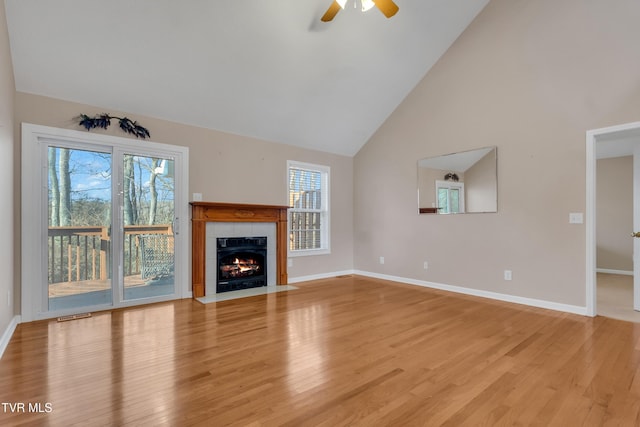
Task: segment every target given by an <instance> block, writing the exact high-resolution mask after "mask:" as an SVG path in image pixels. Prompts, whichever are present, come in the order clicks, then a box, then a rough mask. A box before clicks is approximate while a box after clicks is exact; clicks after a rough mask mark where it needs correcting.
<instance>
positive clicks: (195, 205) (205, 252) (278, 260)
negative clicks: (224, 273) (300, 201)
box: [191, 202, 288, 298]
mask: <svg viewBox="0 0 640 427" xmlns="http://www.w3.org/2000/svg"><path fill="white" fill-rule="evenodd" d="M287 209H288V206H272V205H249V204H234V203H212V202H192V203H191V212H192V215H191V220H192V238H191V241H192V289H193V297H194V298H200V297H203V296H205V295H211V294H215V292H216V280H217V277H216V239H217V238H218V237H256V236H267V284H268V286H275V285H286V284H287Z"/></svg>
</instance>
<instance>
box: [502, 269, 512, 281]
mask: <svg viewBox="0 0 640 427" xmlns="http://www.w3.org/2000/svg"><path fill="white" fill-rule="evenodd" d="M504 280H511V270H505V271H504Z"/></svg>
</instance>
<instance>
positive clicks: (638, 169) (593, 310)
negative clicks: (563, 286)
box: [585, 122, 640, 316]
mask: <svg viewBox="0 0 640 427" xmlns="http://www.w3.org/2000/svg"><path fill="white" fill-rule="evenodd" d="M586 143H587V150H586V155H587V156H586V157H587V165H586V172H587V173H586V181H587V182H586V184H587V185H586V187H587V194H586V199H587V206H586V211H587V215H586V229H585V231H586V278H587V280H586V282H587V283H586V308H587V314H588V315H590V316H595V315H596V314H598V310H597V300H598V298H597V283H598V280H597V274H596V268H597V263H596V248H597V246H596V245H597V238H596V164H597V159H598V157H599V156H600V157H601V156H602V155H603V154H602V153H605V152H606V153H608V154H607V155H608V156H609V157H615V156H633V157H634V161H633V181H634V182H640V122H635V123H629V124H624V125H619V126H612V127H608V128H602V129H595V130H591V131H588V132H587V138H586ZM633 187H634V189H633V199H634V203H633V211H634V215H633V217H634V218H633V230H629V232H628V233H629V234H628V236H629V239H631V238H632V237H631V232H632V231H637V230H640V185H634V186H633ZM633 245H634V250H633V282H634V283H633V304H632V308H634V309H636V310H640V258H639V257H640V239H634V240H633Z"/></svg>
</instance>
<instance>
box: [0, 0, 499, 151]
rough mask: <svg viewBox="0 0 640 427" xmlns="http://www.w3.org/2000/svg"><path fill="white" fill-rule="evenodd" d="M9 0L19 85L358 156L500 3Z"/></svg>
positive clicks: (108, 106) (453, 0)
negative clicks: (387, 6)
mask: <svg viewBox="0 0 640 427" xmlns="http://www.w3.org/2000/svg"><path fill="white" fill-rule="evenodd" d="M5 1H6V12H7V24H8V27H9V38H10V43H11V55H12V60H13V66H14V74H15V81H16V89H17V90H18V91H21V92H27V93H33V94H38V95H44V96H49V97H54V98H59V99H64V100H69V101H75V102H80V103H85V104H89V105H94V106H98V107H100V108H104V109H105V112H110V110H119V111H126V112H128V113H131V114H140V115H146V116H151V117H156V118H161V119H166V120H171V121H175V122H180V123H184V124H190V125H195V126H199V127H204V128H210V129H216V130H220V131H225V132H230V133H234V134H238V135H244V136H251V137H255V138H259V139H263V140H267V141H274V142H279V143H284V144H290V145H296V146H301V147H305V148H310V149H317V150H322V151H328V152H332V153H337V154H342V155H347V156H352V155H354V154H356V153H357V152H358V150H359V149H360V148H361V147H362V146H363V145H364V144H365V143H366V142H367V140H368V139H369V138H370V137H371V135H372V134H373V133H374V132H375V131H376V130H377V129H378V128H379V127H380V125H381V124H382V123H383V122H384V120H385V119H386V118H387V117H388V116H389V115H390V114H391V113H392V112H393V110H394V109H395V108H396V107H397V106H398V104H399V103H400V102H401V101H402V100H403V99H404V98H405V97H406V95H407V94H408V93H409V92H410V91H411V90H412V89H413V88H414V87H415V85H416V84H417V83H418V82H419V81H420V79H422V77H423V76H424V75H425V74H426V73H427V71H428V70H429V69H430V68H431V67H432V66H433V64H434V63H435V62H436V61H437V60H438V59H439V58H440V56H441V55H442V54H443V53H444V52H445V51H446V50H447V49H448V48H449V46H450V45H451V44H452V43H453V42H454V41H455V39H456V38H457V37H458V36H459V35H460V34H461V33H462V31H464V29H465V28H466V27H467V26H468V25H469V24H470V22H471V21H472V20H473V19H474V17H475V16H476V15H477V14H478V13H479V12H480V11H481V10H482V8H483V7H484V6H485V5H486V4H487V3H488V0H395V1H396V3H397V4H398V6H399V7H400V11H399V12H398V13H397V15H395V16H394V17H392V18H391V19H387V18H385V17H384V15H382V13H380V12H379V11H378V10H376V9H375V8H374V9H372V10H370V11H368V12H366V13H362V12H360V11H359V10H358V9H355V8H354V7H353V6H354V5H353V0H350V1H349V2H347V7H346V8H345V10H342V11H341V12H340V13H338V15H337V16H336V18H335V19H334V20H333V21H332V22H330V23H323V22H320V17H321V16H322V14H323V13H324V12H325V10H326V9H327V8H328V7H329V5H330V4H331V0H262V1H258V0H183V1H171V0H136V1H131V0H110V1H108V2H104V1H98V0H52V1H39V0H5ZM134 118H135V117H134Z"/></svg>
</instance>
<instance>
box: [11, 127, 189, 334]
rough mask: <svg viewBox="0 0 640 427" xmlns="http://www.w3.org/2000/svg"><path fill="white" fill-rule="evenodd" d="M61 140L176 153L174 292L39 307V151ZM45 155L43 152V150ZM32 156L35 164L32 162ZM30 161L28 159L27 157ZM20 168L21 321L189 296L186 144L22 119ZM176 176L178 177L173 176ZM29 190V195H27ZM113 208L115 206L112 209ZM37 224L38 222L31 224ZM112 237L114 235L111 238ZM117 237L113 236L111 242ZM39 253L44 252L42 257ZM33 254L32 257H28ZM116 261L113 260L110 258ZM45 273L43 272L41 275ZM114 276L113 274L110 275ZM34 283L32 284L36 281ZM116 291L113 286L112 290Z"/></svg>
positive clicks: (41, 171)
mask: <svg viewBox="0 0 640 427" xmlns="http://www.w3.org/2000/svg"><path fill="white" fill-rule="evenodd" d="M45 141H46V142H55V141H60V142H61V143H62V142H67V143H71V144H74V143H75V144H83V143H84V144H85V147H88V148H92V147H98V146H101V147H105V146H107V147H113V150H126V151H130V152H133V153H136V152H140V153H144V152H146V151H150V152H158V153H163V155H165V156H175V159H176V164H175V173H176V189H175V194H174V204H175V212H174V216H175V224H176V226H175V228H174V232H175V234H176V235H177V236H178V235H180V236H181V238H179V239H176V241H175V249H174V250H175V253H176V259H175V262H176V264H175V292H174V293H173V294H170V295H168V296H161V297H154V298H149V299H144V300H120V301H119V300H118V299H117V298H116V297H115V296H114V299H113V301H117V304H109V305H97V306H91V307H83V308H81V309H71V310H68V312H66V311H64V312H62V311H56V312H51V311H48V310H44V309H43V308H42V307H43V306H44V301H43V292H41V289H39V288H38V286H40V287H41V286H42V277H43V271H42V269H43V268H44V267H43V266H46V263H45V262H46V251H45V250H44V249H43V248H42V246H43V245H42V244H41V239H42V235H41V234H42V233H41V230H42V227H43V225H42V224H45V226H46V223H47V221H46V218H45V216H44V215H43V212H44V206H45V203H46V201H45V200H43V197H41V196H40V195H41V194H42V186H43V175H42V174H46V173H47V165H46V160H47V159H46V158H44V159H43V158H42V156H39V155H38V150H39V149H40V148H41V147H42V142H45ZM45 157H46V156H45ZM36 159H39V160H40V161H41V163H40V164H34V162H35V161H36ZM30 161H31V162H30ZM21 163H22V171H21V186H22V188H21V195H22V202H21V242H22V244H21V257H22V258H21V265H22V267H21V272H22V278H21V290H22V298H21V317H22V321H23V322H29V321H33V320H40V319H47V318H53V317H57V316H60V315H66V314H76V313H78V311H79V310H82V311H99V310H111V309H114V308H120V307H127V306H133V305H139V304H146V303H152V302H158V301H166V300H170V299H180V298H191V286H190V283H191V281H190V278H189V273H190V269H189V265H190V262H189V253H190V252H189V240H190V233H189V203H188V191H189V173H188V171H189V149H188V147H181V146H175V145H169V144H160V143H156V142H150V141H146V140H134V139H131V138H123V137H117V136H111V135H104V134H97V133H89V132H84V131H77V130H70V129H60V128H54V127H48V126H41V125H34V124H29V123H22V162H21ZM178 177H180V179H178ZM30 196H31V197H30ZM115 214H116V213H115V212H114V213H113V215H115ZM34 224H39V226H37V227H36V226H34ZM116 240H117V239H116ZM116 243H117V242H114V245H115V244H116ZM43 257H44V258H43ZM28 260H33V262H32V263H29V262H27V261H28ZM114 261H115V259H114ZM114 264H115V262H114ZM45 277H46V276H45ZM112 277H115V276H112ZM36 284H37V285H36ZM114 294H115V292H114Z"/></svg>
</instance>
